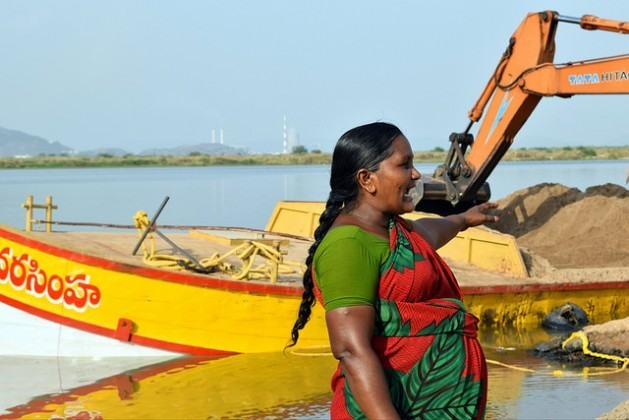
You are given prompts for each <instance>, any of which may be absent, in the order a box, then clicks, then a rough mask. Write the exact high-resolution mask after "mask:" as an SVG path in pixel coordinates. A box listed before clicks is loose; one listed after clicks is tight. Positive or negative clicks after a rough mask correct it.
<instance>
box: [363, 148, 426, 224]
mask: <svg viewBox="0 0 629 420" xmlns="http://www.w3.org/2000/svg"><path fill="white" fill-rule="evenodd" d="M391 149H392V151H393V153H392V154H391V156H389V157H388V158H386V159H385V160H383V161H382V162H380V166H379V168H378V169H377V170H376V171H374V172H373V174H374V175H375V182H376V183H377V184H376V193H375V196H374V197H375V198H376V199H377V200H376V202H377V205H378V208H379V210H380V211H382V212H383V213H387V214H403V213H408V212H411V211H413V210H415V206H414V205H413V201H412V199H411V197H410V196H409V194H408V192H409V190H410V189H412V188H415V181H417V180H418V179H419V178H420V176H421V175H420V174H419V171H417V169H415V167H414V166H413V150H412V149H411V145H410V143H409V142H408V140H407V139H406V137H404V136H403V135H400V136H398V137H397V138H396V139H395V140H394V141H393V144H392V146H391Z"/></svg>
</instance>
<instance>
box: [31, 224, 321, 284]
mask: <svg viewBox="0 0 629 420" xmlns="http://www.w3.org/2000/svg"><path fill="white" fill-rule="evenodd" d="M162 233H163V234H164V235H165V236H166V237H167V238H168V239H169V240H170V241H171V242H173V243H174V244H175V245H176V246H177V247H179V248H180V249H181V250H183V251H184V252H185V254H184V252H180V251H179V250H177V249H176V248H175V247H173V246H171V245H170V244H169V243H168V242H167V241H165V240H164V239H162V238H161V237H160V236H159V235H153V238H154V241H155V242H154V243H155V250H154V253H155V254H156V255H167V256H174V257H177V258H181V259H187V256H186V254H188V255H189V256H192V257H194V258H195V259H196V260H197V261H202V260H203V259H206V258H209V257H211V256H212V255H215V254H219V255H225V254H227V253H228V252H229V251H231V250H232V249H233V247H235V246H238V245H240V244H242V243H243V242H244V241H258V242H263V243H265V244H267V245H270V244H271V243H272V242H273V241H279V242H280V243H281V244H280V249H281V251H282V254H283V259H284V260H285V261H290V262H299V263H303V261H304V260H305V257H306V255H307V253H308V248H309V247H310V244H311V241H308V240H299V239H295V238H291V239H290V240H288V239H287V238H286V237H285V236H280V235H275V234H269V233H264V234H260V233H255V232H247V231H245V230H243V231H242V232H239V231H233V230H231V231H227V230H226V231H211V232H210V231H189V232H186V233H181V232H174V233H172V232H167V233H164V232H162ZM20 234H21V235H23V236H25V237H28V238H32V239H35V240H37V241H39V242H42V243H46V244H48V245H52V246H54V247H57V248H60V249H65V250H69V251H72V252H75V253H78V254H84V255H89V256H92V257H97V258H102V259H106V260H109V261H115V262H118V263H122V264H129V265H134V266H138V267H149V266H151V267H153V268H157V269H161V268H159V267H156V266H152V265H149V264H147V263H146V262H145V261H144V258H143V248H142V247H140V248H139V249H138V251H137V253H136V254H135V255H133V250H134V248H135V247H136V245H137V244H138V241H139V240H140V237H139V235H138V234H137V233H135V232H94V231H92V232H51V233H46V232H21V231H20ZM144 245H146V246H147V247H150V240H149V238H147V239H145V241H144ZM226 262H228V263H230V264H232V265H234V266H236V267H240V266H242V264H243V261H242V260H241V259H239V258H238V257H237V256H236V255H231V256H229V257H227V259H226ZM263 262H264V258H262V257H260V256H258V257H256V260H255V264H256V265H257V264H262V263H263ZM164 270H167V271H172V270H171V269H164ZM185 272H186V273H187V274H191V275H198V276H207V275H211V276H212V277H215V278H219V279H231V275H230V274H227V273H224V272H221V271H215V272H212V273H210V274H203V273H196V272H194V271H192V270H185ZM300 281H301V274H299V273H292V274H283V275H281V276H279V277H278V283H283V284H287V283H288V284H295V283H298V282H300Z"/></svg>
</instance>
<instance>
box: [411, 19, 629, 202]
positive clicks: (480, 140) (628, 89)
mask: <svg viewBox="0 0 629 420" xmlns="http://www.w3.org/2000/svg"><path fill="white" fill-rule="evenodd" d="M561 22H564V23H573V24H579V25H580V26H581V28H583V29H586V30H604V31H611V32H617V33H620V34H627V33H629V23H628V22H620V21H614V20H609V19H600V18H597V17H595V16H590V15H586V16H583V17H581V18H580V19H578V18H572V17H566V16H561V15H559V14H558V13H557V12H553V11H544V12H540V13H531V14H529V15H527V17H526V18H525V19H524V21H523V22H522V23H521V24H520V26H519V27H518V28H517V29H516V31H515V32H514V33H513V35H512V36H511V38H510V39H509V43H508V45H507V48H506V50H505V52H504V53H503V55H502V57H501V59H500V61H499V62H498V65H497V66H496V69H495V71H494V73H493V74H492V76H491V77H490V79H489V82H488V83H487V85H486V86H485V89H484V90H483V92H482V93H481V95H480V97H479V99H478V101H477V102H476V104H475V105H474V107H473V108H472V109H471V111H470V112H469V114H468V117H469V120H470V122H469V124H468V126H467V129H466V130H465V131H464V132H463V133H453V134H451V135H450V143H451V145H450V149H449V151H448V154H447V156H446V160H445V162H444V163H443V164H442V165H440V166H438V167H437V169H436V170H435V173H434V174H433V177H432V178H430V177H425V178H428V179H427V180H425V181H424V184H423V194H424V196H423V198H422V200H421V201H420V202H419V204H418V205H417V210H422V211H431V212H435V213H440V214H449V213H453V212H458V211H462V210H465V209H466V208H469V207H471V206H472V205H474V204H477V203H479V202H483V201H487V200H488V199H489V197H490V192H489V185H487V183H486V181H487V178H488V177H489V175H490V174H491V172H492V171H493V169H494V168H495V167H496V165H497V164H498V162H499V161H500V160H501V159H502V157H503V156H504V154H505V153H506V152H507V150H508V149H509V147H510V146H511V144H512V143H513V139H514V138H515V136H516V134H517V133H518V131H519V130H520V129H521V128H522V126H523V125H524V123H525V122H526V120H527V119H528V117H529V116H530V115H531V113H532V112H533V110H534V109H535V107H536V106H537V104H538V103H539V101H540V100H541V99H542V97H544V96H559V97H566V98H568V97H571V96H572V95H581V94H627V93H629V54H622V55H617V56H613V57H604V58H595V59H589V60H582V61H574V62H569V63H563V64H554V63H553V58H554V55H555V41H554V39H555V33H556V31H557V26H558V24H559V23H561ZM488 104H489V107H488V109H487V113H486V115H485V117H484V118H482V121H481V117H482V116H483V112H484V110H485V108H487V105H488ZM479 121H481V122H480V126H479V128H478V132H477V135H476V138H474V136H473V135H472V134H470V130H471V128H472V126H473V124H474V123H476V122H479Z"/></svg>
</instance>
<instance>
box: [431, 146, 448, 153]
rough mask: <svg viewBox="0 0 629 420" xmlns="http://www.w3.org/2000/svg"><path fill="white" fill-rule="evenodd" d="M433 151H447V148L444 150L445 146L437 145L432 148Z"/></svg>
mask: <svg viewBox="0 0 629 420" xmlns="http://www.w3.org/2000/svg"><path fill="white" fill-rule="evenodd" d="M432 151H433V152H445V150H443V147H439V146H437V147H435V148H434V149H432Z"/></svg>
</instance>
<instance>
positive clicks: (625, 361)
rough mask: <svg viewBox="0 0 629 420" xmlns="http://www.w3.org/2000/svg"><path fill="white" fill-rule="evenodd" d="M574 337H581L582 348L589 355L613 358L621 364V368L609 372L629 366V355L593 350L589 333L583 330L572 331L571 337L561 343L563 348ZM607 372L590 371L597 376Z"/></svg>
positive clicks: (620, 370) (619, 370) (607, 358)
mask: <svg viewBox="0 0 629 420" xmlns="http://www.w3.org/2000/svg"><path fill="white" fill-rule="evenodd" d="M573 339H581V349H582V350H583V354H587V355H588V356H592V357H598V358H600V359H605V360H613V361H615V362H616V363H618V364H619V365H621V367H620V369H614V371H613V372H608V373H616V372H622V371H623V370H625V369H626V368H627V366H629V357H620V356H615V355H613V354H604V353H597V352H594V351H591V350H590V349H589V348H588V347H589V345H590V341H589V340H588V338H587V335H585V333H584V332H583V331H577V332H574V333H572V335H571V336H570V337H568V338H567V339H566V340H564V342H563V343H561V348H564V349H565V348H566V345H567V344H568V342H570V341H571V340H573ZM606 374H607V372H602V373H590V374H589V375H590V376H596V375H606Z"/></svg>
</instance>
